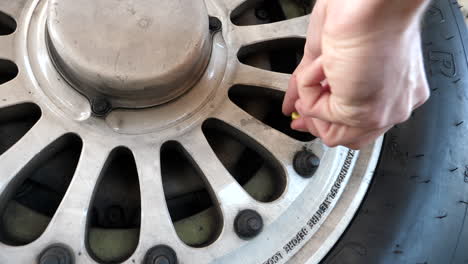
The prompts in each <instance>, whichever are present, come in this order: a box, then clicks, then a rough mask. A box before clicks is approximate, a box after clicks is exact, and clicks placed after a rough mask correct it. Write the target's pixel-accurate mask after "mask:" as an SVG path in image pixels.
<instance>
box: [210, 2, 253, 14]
mask: <svg viewBox="0 0 468 264" xmlns="http://www.w3.org/2000/svg"><path fill="white" fill-rule="evenodd" d="M247 1H248V0H217V2H218V3H220V4H221V5H222V6H223V7H224V8H226V10H227V11H228V13H229V14H230V13H231V12H232V11H233V10H235V9H236V8H237V7H239V6H241V5H242V4H244V3H246V2H247Z"/></svg>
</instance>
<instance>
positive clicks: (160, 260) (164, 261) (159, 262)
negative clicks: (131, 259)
mask: <svg viewBox="0 0 468 264" xmlns="http://www.w3.org/2000/svg"><path fill="white" fill-rule="evenodd" d="M153 264H170V262H169V259H168V258H166V257H165V256H159V257H157V258H156V259H155V260H154V261H153Z"/></svg>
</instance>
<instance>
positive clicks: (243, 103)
mask: <svg viewBox="0 0 468 264" xmlns="http://www.w3.org/2000/svg"><path fill="white" fill-rule="evenodd" d="M229 98H230V99H231V101H233V102H234V103H235V104H236V105H237V106H239V107H240V108H242V109H243V110H244V111H246V112H247V113H249V114H250V115H252V116H253V117H255V118H256V119H258V120H260V121H261V122H263V123H264V124H266V125H268V126H270V127H272V128H274V129H276V130H278V131H280V132H282V133H284V134H286V135H288V136H290V137H292V138H294V139H296V140H299V141H303V142H309V141H312V140H314V138H315V137H313V136H312V135H311V134H309V133H303V132H298V131H295V130H293V129H291V117H288V116H285V115H283V113H282V112H281V105H282V103H283V98H284V93H283V92H280V91H275V90H272V89H267V88H261V87H256V86H245V85H236V86H233V87H232V88H231V89H230V90H229Z"/></svg>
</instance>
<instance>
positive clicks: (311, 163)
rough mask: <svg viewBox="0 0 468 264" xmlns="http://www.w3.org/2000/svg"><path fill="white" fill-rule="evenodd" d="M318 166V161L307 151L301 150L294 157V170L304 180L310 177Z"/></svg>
mask: <svg viewBox="0 0 468 264" xmlns="http://www.w3.org/2000/svg"><path fill="white" fill-rule="evenodd" d="M319 165H320V159H319V158H318V157H317V156H315V155H314V153H312V152H310V151H308V150H301V151H299V152H297V153H296V155H294V161H293V167H294V170H295V171H296V172H297V174H299V175H300V176H302V177H304V178H310V177H312V176H313V175H314V174H315V172H316V171H317V168H318V167H319Z"/></svg>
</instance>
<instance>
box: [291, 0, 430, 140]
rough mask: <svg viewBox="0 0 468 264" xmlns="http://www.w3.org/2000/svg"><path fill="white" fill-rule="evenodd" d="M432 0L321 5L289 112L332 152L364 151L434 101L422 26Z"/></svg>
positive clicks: (338, 0) (325, 0) (339, 0)
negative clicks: (339, 149)
mask: <svg viewBox="0 0 468 264" xmlns="http://www.w3.org/2000/svg"><path fill="white" fill-rule="evenodd" d="M428 3H429V1H428V0H345V1H343V0H317V3H316V6H315V8H314V11H313V13H312V15H311V20H310V25H309V32H308V36H307V42H306V47H305V52H304V58H303V60H302V61H301V63H300V65H299V66H298V67H297V69H296V71H295V72H294V73H293V76H292V78H291V80H290V83H289V88H288V90H287V93H286V96H285V100H284V103H283V113H284V114H285V115H288V116H290V115H291V114H292V113H293V112H297V113H299V115H300V118H299V119H297V120H294V121H293V122H292V124H291V127H292V128H293V129H295V130H299V131H304V132H310V133H311V134H313V135H315V136H316V137H319V138H321V139H322V141H323V142H324V143H325V144H326V145H328V146H330V147H335V146H339V145H343V146H346V147H349V148H352V149H360V148H363V147H365V146H366V145H368V144H370V143H371V142H373V141H375V140H376V139H377V138H378V137H380V136H381V135H382V134H384V133H385V132H386V131H388V130H389V129H390V128H392V127H393V126H394V125H396V124H399V123H402V122H405V121H406V120H408V118H409V117H410V115H411V113H412V112H413V111H414V110H415V109H416V108H418V107H420V106H421V105H422V104H424V103H425V102H426V101H427V100H428V98H429V88H428V84H427V80H426V74H425V71H424V65H423V56H422V48H421V29H420V23H421V18H422V15H423V13H424V10H425V8H426V6H427V5H428Z"/></svg>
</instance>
